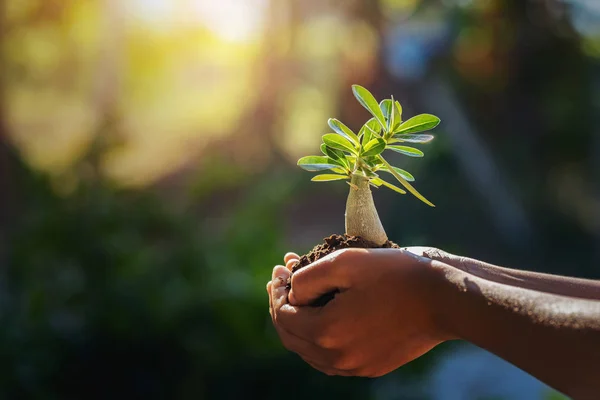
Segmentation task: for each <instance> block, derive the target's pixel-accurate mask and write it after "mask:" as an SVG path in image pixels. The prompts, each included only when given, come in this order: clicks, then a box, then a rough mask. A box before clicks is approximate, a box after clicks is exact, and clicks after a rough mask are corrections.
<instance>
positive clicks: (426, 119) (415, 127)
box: [394, 114, 440, 135]
mask: <svg viewBox="0 0 600 400" xmlns="http://www.w3.org/2000/svg"><path fill="white" fill-rule="evenodd" d="M439 123H440V119H439V118H438V117H436V116H435V115H431V114H420V115H417V116H415V117H412V118H411V119H409V120H408V121H406V122H404V123H402V124H401V125H400V126H399V127H398V129H396V130H394V134H395V135H398V134H401V133H402V134H403V133H415V132H422V131H428V130H430V129H433V128H435V127H436V126H438V125H439Z"/></svg>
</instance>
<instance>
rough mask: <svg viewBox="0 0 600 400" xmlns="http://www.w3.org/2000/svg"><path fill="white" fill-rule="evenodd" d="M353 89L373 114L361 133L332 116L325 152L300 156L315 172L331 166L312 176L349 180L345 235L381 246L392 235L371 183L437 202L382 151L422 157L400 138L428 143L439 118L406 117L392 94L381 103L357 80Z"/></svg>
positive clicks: (320, 179) (305, 166)
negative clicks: (384, 175) (383, 175)
mask: <svg viewBox="0 0 600 400" xmlns="http://www.w3.org/2000/svg"><path fill="white" fill-rule="evenodd" d="M352 91H353V93H354V96H355V97H356V99H357V100H358V102H359V103H360V104H361V105H362V106H363V107H365V108H366V109H367V110H368V111H369V112H370V113H371V114H372V115H373V117H372V118H371V119H369V120H368V121H367V122H366V123H365V124H364V125H363V126H362V127H361V128H360V131H359V132H358V134H356V133H354V132H353V131H352V130H351V129H350V128H348V127H347V126H346V125H344V124H343V123H342V122H341V121H339V120H337V119H335V118H331V119H329V121H328V123H329V127H330V128H331V129H332V130H333V131H334V132H335V133H328V134H326V135H324V136H323V144H321V152H322V153H323V155H322V156H308V157H302V158H301V159H300V160H298V165H299V166H300V167H301V168H303V169H305V170H307V171H311V172H314V171H326V170H330V171H331V173H326V174H320V175H316V176H315V177H313V178H312V180H313V181H316V182H327V181H336V180H347V183H348V184H349V185H350V193H349V194H348V200H347V202H346V234H347V235H349V236H360V237H362V238H363V239H365V240H368V241H370V242H372V243H374V244H375V245H378V246H381V245H383V244H384V243H386V242H387V240H388V238H387V235H386V233H385V230H384V229H383V225H382V224H381V221H380V220H379V215H378V214H377V209H376V208H375V203H374V202H373V195H372V193H371V188H370V186H374V187H377V188H378V187H380V186H385V187H387V188H389V189H392V190H394V191H396V192H398V193H400V194H406V190H408V191H409V192H410V193H412V194H413V195H414V196H415V197H417V198H418V199H419V200H421V201H422V202H424V203H425V204H427V205H429V206H431V207H435V206H434V205H433V203H431V202H430V201H429V200H427V199H426V198H425V197H423V195H421V194H420V193H419V192H418V191H417V190H416V189H415V188H414V187H413V186H412V185H411V184H410V183H409V182H412V181H414V177H413V176H412V175H411V174H410V173H408V172H406V171H404V170H402V169H400V168H397V167H393V166H391V165H390V164H389V163H388V162H387V161H386V160H385V158H383V155H382V154H383V152H384V151H385V150H392V151H395V152H397V153H400V154H404V155H406V156H409V157H423V156H424V154H423V152H422V151H421V150H419V149H416V148H414V147H409V146H404V145H402V143H428V142H430V141H431V140H432V139H433V135H431V134H424V133H422V132H424V131H428V130H430V129H433V128H435V127H436V126H437V125H438V124H439V123H440V119H439V118H438V117H436V116H435V115H431V114H420V115H417V116H415V117H412V118H410V119H409V120H407V121H405V122H403V121H402V106H401V105H400V103H399V102H398V101H395V100H394V98H393V96H392V97H391V98H390V99H385V100H383V101H381V103H379V104H377V100H376V99H375V97H373V95H372V94H371V93H370V92H369V91H368V90H367V89H365V88H364V87H362V86H359V85H353V86H352ZM379 172H386V173H389V174H391V175H392V176H393V177H394V178H396V180H398V182H400V184H401V185H402V186H403V187H404V188H405V189H406V190H404V189H401V188H399V187H398V186H395V185H393V184H391V183H389V182H386V181H384V180H383V179H382V178H381V177H380V176H379V174H378V173H379Z"/></svg>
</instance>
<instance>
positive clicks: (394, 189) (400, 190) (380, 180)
mask: <svg viewBox="0 0 600 400" xmlns="http://www.w3.org/2000/svg"><path fill="white" fill-rule="evenodd" d="M371 182H373V183H374V184H375V185H376V186H381V185H383V186H385V187H387V188H389V189H392V190H393V191H395V192H398V193H400V194H406V191H405V190H402V189H400V188H399V187H398V186H396V185H392V184H391V183H388V182H386V181H384V180H383V179H380V178H375V179H371Z"/></svg>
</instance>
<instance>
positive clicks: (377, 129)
mask: <svg viewBox="0 0 600 400" xmlns="http://www.w3.org/2000/svg"><path fill="white" fill-rule="evenodd" d="M365 125H366V126H367V128H369V129H370V130H371V132H372V133H374V134H375V136H381V129H382V128H381V124H379V122H378V121H377V118H375V117H373V118H371V119H370V120H368V121H367V123H366V124H365Z"/></svg>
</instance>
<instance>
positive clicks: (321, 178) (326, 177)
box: [311, 174, 348, 182]
mask: <svg viewBox="0 0 600 400" xmlns="http://www.w3.org/2000/svg"><path fill="white" fill-rule="evenodd" d="M342 179H348V175H337V174H321V175H316V176H313V178H312V179H311V181H313V182H329V181H341V180H342Z"/></svg>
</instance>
